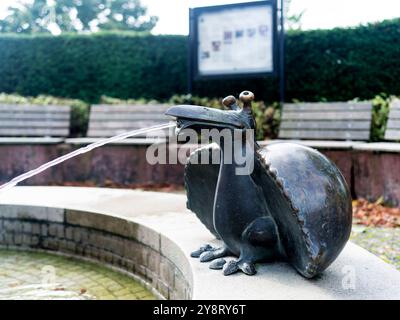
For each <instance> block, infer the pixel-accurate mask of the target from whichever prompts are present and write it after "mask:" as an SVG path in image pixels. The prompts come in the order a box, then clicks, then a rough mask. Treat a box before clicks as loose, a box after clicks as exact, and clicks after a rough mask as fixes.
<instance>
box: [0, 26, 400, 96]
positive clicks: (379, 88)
mask: <svg viewBox="0 0 400 320" xmlns="http://www.w3.org/2000/svg"><path fill="white" fill-rule="evenodd" d="M186 50H187V46H186V37H183V36H150V35H132V34H129V33H118V34H115V33H100V34H95V35H63V36H59V37H51V36H12V35H9V36H4V35H3V36H1V37H0V62H1V63H0V92H7V93H13V92H17V93H19V94H22V95H28V96H36V95H39V94H47V95H53V96H60V97H68V98H78V99H82V100H84V101H88V102H97V101H98V100H99V98H100V97H101V95H106V96H110V97H117V98H122V99H127V98H146V99H158V100H164V99H167V98H169V97H171V96H172V95H173V94H183V93H185V90H186V79H187V73H186V68H187V63H186ZM286 51H287V54H286V70H287V72H286V77H287V92H286V96H287V100H288V101H290V100H293V99H297V100H302V101H319V100H328V101H332V100H349V99H353V98H356V97H358V98H360V99H371V98H373V97H374V96H375V95H377V94H380V93H381V92H385V93H387V94H395V95H399V94H400V81H399V79H400V59H399V57H400V20H399V19H397V20H390V21H386V22H383V23H379V24H371V25H368V26H363V27H358V28H351V29H333V30H317V31H307V32H291V33H289V34H288V35H287V37H286ZM243 89H249V90H252V91H254V92H255V94H256V96H257V98H258V99H260V100H264V101H268V102H272V101H276V100H277V99H278V90H277V81H276V79H273V78H266V79H251V80H229V81H228V80H224V81H207V82H199V83H197V84H196V85H195V94H197V95H199V96H208V97H220V96H224V95H228V94H235V95H238V93H239V92H241V91H242V90H243Z"/></svg>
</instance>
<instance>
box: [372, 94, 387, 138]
mask: <svg viewBox="0 0 400 320" xmlns="http://www.w3.org/2000/svg"><path fill="white" fill-rule="evenodd" d="M391 100H392V98H391V97H388V96H387V95H386V94H384V93H381V94H380V95H377V96H376V97H375V98H374V99H373V100H372V124H371V141H381V140H383V139H384V137H385V131H386V125H387V121H388V117H389V107H390V102H391Z"/></svg>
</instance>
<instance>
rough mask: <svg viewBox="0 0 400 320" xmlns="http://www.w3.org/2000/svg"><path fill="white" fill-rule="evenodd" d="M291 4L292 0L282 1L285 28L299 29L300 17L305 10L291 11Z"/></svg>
mask: <svg viewBox="0 0 400 320" xmlns="http://www.w3.org/2000/svg"><path fill="white" fill-rule="evenodd" d="M291 4H292V0H285V1H284V12H285V22H286V26H285V28H287V29H289V30H300V29H301V19H302V18H303V16H304V13H305V10H303V11H301V12H299V13H292V12H291V10H290V6H291Z"/></svg>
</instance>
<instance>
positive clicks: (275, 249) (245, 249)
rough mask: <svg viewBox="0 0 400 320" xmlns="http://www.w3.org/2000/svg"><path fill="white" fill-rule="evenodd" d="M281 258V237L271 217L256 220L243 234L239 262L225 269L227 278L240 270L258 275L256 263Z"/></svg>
mask: <svg viewBox="0 0 400 320" xmlns="http://www.w3.org/2000/svg"><path fill="white" fill-rule="evenodd" d="M278 256H279V235H278V229H277V227H276V225H275V222H274V220H273V219H272V218H271V217H270V216H264V217H261V218H257V219H255V220H254V221H253V222H252V223H250V224H249V225H248V227H247V228H246V229H245V230H244V231H243V234H242V245H241V249H240V257H239V259H238V260H232V261H229V262H228V263H226V264H225V265H224V267H223V273H224V275H225V276H227V275H230V274H233V273H235V272H237V271H239V270H241V271H243V273H245V274H247V275H254V274H256V273H257V271H256V267H255V263H256V262H258V261H264V260H269V259H274V258H276V257H278Z"/></svg>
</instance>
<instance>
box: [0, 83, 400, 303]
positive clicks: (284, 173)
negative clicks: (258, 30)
mask: <svg viewBox="0 0 400 320" xmlns="http://www.w3.org/2000/svg"><path fill="white" fill-rule="evenodd" d="M252 99H253V94H252V93H250V92H248V91H246V92H243V93H242V94H241V96H240V100H241V101H242V103H243V108H240V107H239V105H238V103H237V102H236V99H235V98H233V97H232V96H229V97H227V98H226V99H224V101H223V102H224V105H225V106H226V107H227V108H229V109H230V110H229V111H222V110H216V109H210V108H206V107H201V106H174V107H171V108H170V109H169V110H168V111H167V114H168V115H170V116H173V117H175V118H176V119H177V132H178V134H180V135H182V134H183V132H184V131H185V130H188V129H189V128H193V129H195V130H196V132H200V133H202V129H211V130H214V132H217V133H221V132H225V133H229V134H230V133H233V134H232V135H229V134H228V135H223V136H222V140H220V141H219V145H218V146H216V145H215V144H210V145H206V146H204V147H202V148H200V149H198V150H196V151H195V152H194V153H192V155H191V156H190V158H189V160H188V163H187V165H186V168H185V170H186V172H185V186H186V190H187V205H188V207H189V209H190V210H192V211H193V212H194V213H195V215H196V216H197V218H198V219H199V220H200V221H201V222H202V224H203V225H204V226H205V227H206V228H203V227H202V226H201V225H200V224H199V223H197V221H196V219H197V218H196V217H195V216H194V215H192V214H188V211H187V210H186V209H185V208H184V206H185V197H184V196H183V195H178V194H162V193H154V192H140V191H135V190H111V189H100V188H99V189H94V188H86V189H82V188H63V187H60V188H57V187H21V188H20V189H19V190H17V189H18V188H14V189H13V188H12V187H13V186H15V185H16V184H17V183H19V182H21V181H23V180H25V179H27V178H29V177H31V176H33V175H35V174H38V173H40V172H42V171H44V170H46V169H47V168H49V167H51V166H54V165H56V164H58V163H61V162H63V161H65V160H67V159H70V158H72V157H74V156H76V155H78V154H82V153H85V152H88V151H90V150H92V149H94V148H96V147H99V146H102V145H104V144H107V143H109V142H114V141H117V140H121V139H124V138H127V137H130V136H134V135H135V134H139V133H144V132H146V131H149V130H159V129H161V128H168V127H173V126H175V125H174V124H165V125H161V126H157V127H152V128H149V129H141V130H135V131H131V132H128V133H125V134H122V135H118V136H116V137H113V138H109V139H104V140H101V141H99V142H97V143H95V144H92V145H88V146H87V147H84V148H81V149H78V150H76V151H74V152H73V153H70V154H67V155H65V156H63V157H60V158H58V159H55V160H53V161H51V162H49V163H47V164H45V165H43V166H41V167H39V168H37V169H35V170H32V171H30V172H28V173H26V174H23V175H21V176H19V177H17V178H15V179H13V180H11V181H10V182H9V183H6V184H4V185H3V186H1V188H0V193H1V196H4V197H3V198H2V203H0V246H1V247H3V248H6V249H7V250H9V251H0V260H2V261H7V260H8V261H14V262H12V264H15V261H17V260H15V259H18V258H19V259H21V260H20V262H21V265H22V262H23V263H25V262H24V261H25V260H24V259H25V255H27V256H26V257H27V260H26V261H28V263H29V260H30V259H37V258H38V256H35V257H34V256H30V255H31V254H36V253H37V252H41V251H44V253H45V255H43V256H40V259H44V260H46V261H53V260H51V259H55V257H54V255H50V256H48V254H49V253H53V254H54V253H56V254H57V255H61V256H62V257H63V258H62V259H74V258H79V259H81V260H84V261H85V263H84V264H82V265H80V264H79V263H76V262H75V261H74V260H69V261H70V262H71V261H74V262H73V264H74V265H76V266H77V269H79V271H78V273H81V272H83V273H84V272H86V271H85V270H87V269H91V271H89V273H90V274H95V273H97V272H100V273H103V272H104V270H100V269H97V268H95V267H93V268H94V269H96V270H93V269H92V267H89V266H88V265H86V263H87V262H94V263H96V264H99V263H100V264H102V265H104V266H107V267H109V268H111V269H114V270H115V271H117V272H119V273H120V274H121V273H122V274H123V273H124V274H126V275H127V276H129V277H130V278H129V279H128V278H123V279H122V282H123V283H124V284H126V285H127V286H129V287H132V288H133V289H132V290H130V289H129V290H128V292H127V290H121V292H119V293H118V294H117V296H119V297H122V298H124V295H127V294H129V292H130V293H131V294H133V295H134V296H135V297H136V296H137V297H139V298H141V297H143V298H152V297H153V296H152V295H151V294H153V295H154V296H155V297H157V298H165V299H221V298H224V299H238V298H239V299H251V298H253V299H254V298H256V299H260V298H261V299H279V298H282V299H288V298H289V299H297V298H303V299H332V298H336V299H349V298H354V299H360V298H368V299H374V298H379V299H382V298H387V297H390V298H396V297H399V296H400V292H399V289H398V288H399V285H398V284H399V283H400V276H399V273H398V272H397V271H395V270H393V269H392V268H391V267H390V266H388V265H387V264H385V263H384V262H383V261H381V260H380V259H378V258H376V257H373V256H372V255H371V254H370V253H368V252H366V251H362V250H359V248H357V247H356V246H354V245H353V244H351V243H348V244H347V245H346V242H347V239H348V236H349V232H350V228H351V198H350V195H349V192H348V188H347V186H346V183H345V181H344V179H343V177H342V175H341V173H340V172H339V170H338V169H337V168H336V167H335V166H334V165H333V164H332V163H331V162H330V161H329V160H328V159H327V158H326V157H324V156H323V155H321V154H320V153H319V152H317V151H315V150H313V149H310V148H307V147H303V146H299V145H296V144H291V143H276V144H273V145H270V146H268V147H266V148H260V147H259V146H258V144H257V143H256V142H255V141H254V135H251V134H250V135H248V134H247V133H248V131H250V132H253V131H254V128H255V121H254V119H253V117H252V114H251V109H250V107H251V100H252ZM232 142H233V143H232ZM235 142H238V143H237V144H235ZM225 143H227V144H225ZM229 145H231V146H232V145H236V146H239V149H236V148H233V149H229V147H227V146H229ZM215 155H217V158H218V159H219V161H220V162H221V164H215V163H213V162H211V163H210V162H208V163H207V164H197V160H198V159H199V158H201V159H215ZM226 156H228V157H226ZM229 158H230V159H231V161H232V162H228V160H229ZM238 159H239V160H240V161H238ZM242 160H244V161H242ZM5 191H7V192H5ZM82 195H83V196H82ZM207 229H208V231H209V232H208V231H207ZM212 235H213V237H214V239H212ZM208 241H210V244H207V245H203V246H201V247H200V248H199V249H198V250H195V251H192V250H193V249H195V248H196V246H198V245H200V244H201V243H203V242H208ZM345 245H346V247H345V248H344V250H343V252H342V253H341V251H342V249H343V247H344V246H345ZM16 249H18V250H22V251H18V252H15V251H10V250H16ZM28 251H33V252H34V253H30V252H29V253H27V252H28ZM21 252H22V253H21ZM190 252H191V256H192V257H194V258H200V261H201V262H209V261H211V263H210V264H209V267H210V268H211V269H218V270H220V269H222V270H223V274H225V275H230V274H232V273H235V272H237V271H239V270H240V271H242V272H244V273H245V274H247V275H254V274H255V273H256V271H257V273H258V275H257V276H253V277H244V276H237V277H221V275H219V274H218V273H216V272H212V271H210V270H209V268H208V267H207V265H206V264H198V263H197V261H198V260H194V259H188V257H189V255H190ZM339 253H341V254H340V255H339ZM227 256H233V257H235V259H233V260H232V258H228V257H227ZM57 258H58V257H57ZM225 259H226V260H225ZM57 261H58V260H57ZM57 261H54V262H50V264H49V265H50V267H51V265H52V264H54V265H56V264H57V263H58V262H57ZM60 261H61V260H60ZM272 261H277V262H275V263H269V264H265V262H272ZM281 261H284V262H281ZM360 261H362V264H363V265H362V268H359V264H360ZM286 262H289V264H290V265H291V266H292V267H293V268H290V266H289V264H287V263H286ZM63 263H64V262H62V264H63ZM256 264H257V265H256ZM44 267H45V268H44V269H43V270H44V272H48V271H49V270H50V271H51V268H48V266H46V265H45V266H44ZM328 267H329V268H328ZM0 268H2V269H5V268H3V267H2V266H1V263H0ZM327 268H328V270H326V269H327ZM11 270H12V269H11ZM324 270H326V271H325V272H324ZM60 271H61V274H60V275H61V279H59V280H62V279H63V278H62V273H63V270H62V268H61V269H60ZM92 271H93V273H91V272H92ZM356 271H357V272H356ZM343 272H345V274H344V276H343ZM50 273H51V272H50ZM321 273H322V276H320V277H319V275H321ZM298 274H300V275H301V276H303V277H301V276H299V275H298ZM47 276H48V274H46V277H45V278H46V279H48V277H47ZM74 276H75V275H73V277H74ZM94 277H96V275H94ZM118 277H119V276H118V275H116V274H109V275H108V276H107V278H108V280H107V281H110V282H113V281H114V282H115V281H116V282H121V280H118ZM132 277H133V278H134V279H135V280H137V281H139V283H140V284H141V285H142V287H140V288H139V287H137V285H136V284H133V283H132V284H129V281H130V280H131V278H132ZM308 278H317V279H318V280H316V281H308V280H307V279H308ZM67 280H68V279H67ZM348 280H349V281H348ZM0 281H1V276H0ZM7 281H8V280H7ZM346 281H347V282H346ZM210 283H213V284H214V283H218V285H216V286H214V287H213V290H210ZM383 283H384V284H385V285H384V286H382V284H383ZM47 284H48V283H47V282H46V283H45V284H41V285H39V286H38V284H37V283H36V284H34V285H33V286H32V284H29V283H17V282H15V283H14V282H9V287H8V288H6V290H4V291H1V290H2V289H4V288H0V298H1V297H2V296H6V297H8V298H9V297H10V296H9V295H10V293H11V294H13V293H15V296H16V297H21V294H22V295H23V294H24V293H25V294H28V293H29V294H30V293H33V295H34V298H40V297H39V296H40V294H43V295H44V296H46V297H47V298H57V297H58V298H71V299H75V298H76V299H92V298H102V297H104V296H102V295H101V294H99V296H96V294H95V293H96V291H94V294H93V291H90V290H88V289H87V287H90V284H81V283H79V282H77V283H75V286H74V285H65V284H62V283H59V282H57V280H56V281H50V284H51V287H50V288H51V289H52V290H51V292H50V293H49V292H48V289H49V286H47ZM355 284H356V285H355ZM18 286H21V287H22V288H25V289H26V288H28V289H29V290H28V293H27V291H23V292H19V291H18ZM144 288H145V289H148V291H146V290H145V289H144ZM237 288H243V289H244V290H237ZM288 288H290V290H288ZM31 289H32V290H31ZM57 289H59V290H57ZM62 289H64V290H62ZM102 289H104V288H99V290H100V291H102ZM135 290H138V291H137V292H141V293H140V294H137V292H136V291H135ZM57 291H61V292H57ZM62 291H64V292H62ZM35 292H36V293H38V292H39V293H40V294H39V296H35ZM117 292H118V291H117ZM150 292H151V294H150Z"/></svg>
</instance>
